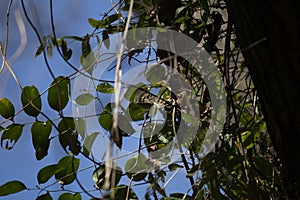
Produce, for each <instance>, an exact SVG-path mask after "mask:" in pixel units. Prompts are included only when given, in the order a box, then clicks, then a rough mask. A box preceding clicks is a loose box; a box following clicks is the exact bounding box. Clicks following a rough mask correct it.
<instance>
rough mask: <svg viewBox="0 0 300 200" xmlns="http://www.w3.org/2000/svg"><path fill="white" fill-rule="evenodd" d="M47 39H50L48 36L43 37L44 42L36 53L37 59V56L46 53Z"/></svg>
mask: <svg viewBox="0 0 300 200" xmlns="http://www.w3.org/2000/svg"><path fill="white" fill-rule="evenodd" d="M47 38H48V37H47V36H44V37H43V41H42V43H41V45H40V46H39V48H38V49H37V51H36V52H35V55H34V57H37V56H39V55H40V54H41V53H43V51H44V49H45V47H46V42H47Z"/></svg>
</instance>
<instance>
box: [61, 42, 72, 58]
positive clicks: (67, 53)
mask: <svg viewBox="0 0 300 200" xmlns="http://www.w3.org/2000/svg"><path fill="white" fill-rule="evenodd" d="M61 50H62V54H63V56H64V58H65V59H66V60H69V59H70V58H71V56H72V50H71V49H69V48H68V44H67V42H66V41H65V40H64V39H62V40H61Z"/></svg>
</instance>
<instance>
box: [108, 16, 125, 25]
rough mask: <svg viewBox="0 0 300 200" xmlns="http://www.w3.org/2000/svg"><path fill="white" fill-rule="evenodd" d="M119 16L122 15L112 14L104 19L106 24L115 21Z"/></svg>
mask: <svg viewBox="0 0 300 200" xmlns="http://www.w3.org/2000/svg"><path fill="white" fill-rule="evenodd" d="M121 16H122V15H121V14H112V15H110V16H108V17H107V18H106V19H105V20H106V21H107V24H111V23H113V22H115V21H117V20H118V19H120V17H121Z"/></svg>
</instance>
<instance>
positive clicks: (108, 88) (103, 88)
mask: <svg viewBox="0 0 300 200" xmlns="http://www.w3.org/2000/svg"><path fill="white" fill-rule="evenodd" d="M96 90H97V91H98V92H101V93H104V94H112V93H114V87H113V86H112V85H110V84H109V83H100V84H99V85H97V88H96Z"/></svg>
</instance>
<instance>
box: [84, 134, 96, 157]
mask: <svg viewBox="0 0 300 200" xmlns="http://www.w3.org/2000/svg"><path fill="white" fill-rule="evenodd" d="M98 135H99V133H98V132H94V133H92V134H90V135H87V136H86V138H85V139H84V143H83V154H84V155H85V156H88V155H89V154H90V152H91V149H92V146H93V144H94V141H95V139H96V137H97V136H98Z"/></svg>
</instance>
